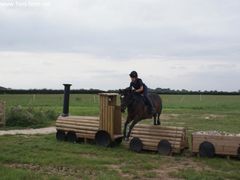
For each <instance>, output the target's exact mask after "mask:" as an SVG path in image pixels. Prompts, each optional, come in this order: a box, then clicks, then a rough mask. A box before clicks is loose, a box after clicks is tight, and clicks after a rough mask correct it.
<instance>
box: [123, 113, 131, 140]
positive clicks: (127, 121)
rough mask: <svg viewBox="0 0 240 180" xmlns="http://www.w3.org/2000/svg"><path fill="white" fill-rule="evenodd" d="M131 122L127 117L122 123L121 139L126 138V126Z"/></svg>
mask: <svg viewBox="0 0 240 180" xmlns="http://www.w3.org/2000/svg"><path fill="white" fill-rule="evenodd" d="M130 122H131V119H130V117H129V116H127V120H126V121H125V123H124V129H123V137H124V138H126V134H127V126H128V124H129V123H130Z"/></svg>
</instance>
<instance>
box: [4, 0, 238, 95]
mask: <svg viewBox="0 0 240 180" xmlns="http://www.w3.org/2000/svg"><path fill="white" fill-rule="evenodd" d="M239 9H240V1H239V0H231V1H229V0H181V1H179V0H114V1H112V0H62V1H57V0H0V86H4V87H10V88H21V89H26V88H40V89H41V88H49V89H60V88H63V87H62V84H63V83H72V84H73V88H74V89H78V88H85V89H88V88H97V89H103V90H108V89H119V88H124V87H127V86H128V85H129V83H130V78H129V76H128V74H129V73H130V72H131V71H132V70H136V71H137V72H138V73H139V77H140V78H142V79H143V81H144V82H145V84H147V86H148V87H149V88H157V87H160V88H171V89H188V90H222V91H238V90H240V83H239V78H240V33H239V32H240V11H239Z"/></svg>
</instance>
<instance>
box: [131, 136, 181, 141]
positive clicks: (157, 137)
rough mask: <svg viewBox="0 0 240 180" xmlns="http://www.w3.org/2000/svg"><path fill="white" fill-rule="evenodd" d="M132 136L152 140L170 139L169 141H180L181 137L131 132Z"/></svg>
mask: <svg viewBox="0 0 240 180" xmlns="http://www.w3.org/2000/svg"><path fill="white" fill-rule="evenodd" d="M131 136H132V137H138V138H145V139H153V140H159V139H160V140H162V139H166V140H171V141H177V142H182V138H176V137H169V136H149V135H142V134H132V135H131Z"/></svg>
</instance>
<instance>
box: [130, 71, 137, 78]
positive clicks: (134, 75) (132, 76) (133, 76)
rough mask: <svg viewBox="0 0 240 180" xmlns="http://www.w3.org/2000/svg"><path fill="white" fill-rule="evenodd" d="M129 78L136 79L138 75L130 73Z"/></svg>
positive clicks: (133, 72)
mask: <svg viewBox="0 0 240 180" xmlns="http://www.w3.org/2000/svg"><path fill="white" fill-rule="evenodd" d="M129 76H130V77H131V78H137V77H138V73H137V72H136V71H132V72H131V73H130V74H129Z"/></svg>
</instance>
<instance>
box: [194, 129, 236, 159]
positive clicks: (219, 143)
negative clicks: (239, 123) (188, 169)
mask: <svg viewBox="0 0 240 180" xmlns="http://www.w3.org/2000/svg"><path fill="white" fill-rule="evenodd" d="M192 152H193V153H199V155H200V156H201V157H213V156H214V155H215V154H217V155H227V156H238V157H240V134H228V133H217V132H212V131H210V132H208V131H206V132H194V133H192Z"/></svg>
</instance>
